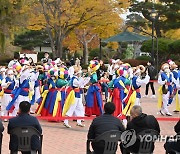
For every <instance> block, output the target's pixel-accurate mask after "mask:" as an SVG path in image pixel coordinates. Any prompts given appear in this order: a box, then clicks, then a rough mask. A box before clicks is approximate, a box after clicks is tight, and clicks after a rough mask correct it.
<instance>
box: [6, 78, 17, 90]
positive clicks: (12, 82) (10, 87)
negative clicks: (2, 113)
mask: <svg viewBox="0 0 180 154" xmlns="http://www.w3.org/2000/svg"><path fill="white" fill-rule="evenodd" d="M5 80H6V83H7V82H11V84H10V85H9V86H8V87H7V88H6V89H7V90H13V89H14V86H15V81H14V80H11V79H10V78H9V77H6V78H5ZM4 93H5V94H11V92H6V90H5V92H4Z"/></svg>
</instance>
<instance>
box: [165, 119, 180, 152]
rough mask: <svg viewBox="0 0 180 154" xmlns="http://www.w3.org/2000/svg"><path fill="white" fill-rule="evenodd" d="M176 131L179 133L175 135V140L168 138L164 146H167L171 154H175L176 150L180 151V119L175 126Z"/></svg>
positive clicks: (167, 150)
mask: <svg viewBox="0 0 180 154" xmlns="http://www.w3.org/2000/svg"><path fill="white" fill-rule="evenodd" d="M174 131H175V132H176V133H177V135H176V136H175V137H174V138H175V140H174V141H169V140H168V141H167V142H166V143H165V144H164V148H165V150H166V152H167V153H169V154H175V152H173V151H174V150H175V151H177V152H180V120H179V121H178V123H177V124H176V125H175V126H174Z"/></svg>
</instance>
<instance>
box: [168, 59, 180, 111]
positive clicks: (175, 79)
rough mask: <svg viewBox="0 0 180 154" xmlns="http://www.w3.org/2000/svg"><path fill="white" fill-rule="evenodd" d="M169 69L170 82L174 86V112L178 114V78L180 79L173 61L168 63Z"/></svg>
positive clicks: (179, 103)
mask: <svg viewBox="0 0 180 154" xmlns="http://www.w3.org/2000/svg"><path fill="white" fill-rule="evenodd" d="M169 65H170V69H171V72H172V82H173V84H174V86H173V94H172V96H173V95H174V97H175V103H176V109H175V111H174V112H176V113H177V112H180V87H179V85H180V83H179V78H180V70H178V66H177V65H176V64H175V62H173V61H169Z"/></svg>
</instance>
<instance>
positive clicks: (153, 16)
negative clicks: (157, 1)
mask: <svg viewBox="0 0 180 154" xmlns="http://www.w3.org/2000/svg"><path fill="white" fill-rule="evenodd" d="M150 16H151V20H152V50H151V57H152V63H153V64H154V23H155V20H156V17H157V12H156V10H155V9H154V3H153V7H152V11H151V14H150Z"/></svg>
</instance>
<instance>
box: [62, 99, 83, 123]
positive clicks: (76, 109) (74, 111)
mask: <svg viewBox="0 0 180 154" xmlns="http://www.w3.org/2000/svg"><path fill="white" fill-rule="evenodd" d="M73 115H75V116H77V117H83V116H84V107H83V103H82V96H81V97H80V98H75V103H74V104H72V105H71V106H70V108H69V110H68V111H67V113H66V116H68V117H71V116H73ZM64 123H66V124H68V120H64ZM77 123H78V124H81V119H78V120H77Z"/></svg>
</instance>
